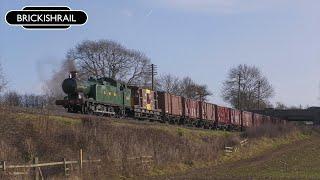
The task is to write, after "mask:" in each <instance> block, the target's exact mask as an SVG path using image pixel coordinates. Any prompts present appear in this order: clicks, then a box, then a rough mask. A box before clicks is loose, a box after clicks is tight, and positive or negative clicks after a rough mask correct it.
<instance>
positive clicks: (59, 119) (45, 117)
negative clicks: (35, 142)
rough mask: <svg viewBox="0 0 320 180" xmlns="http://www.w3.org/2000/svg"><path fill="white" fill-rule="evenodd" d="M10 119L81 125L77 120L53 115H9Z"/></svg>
mask: <svg viewBox="0 0 320 180" xmlns="http://www.w3.org/2000/svg"><path fill="white" fill-rule="evenodd" d="M10 116H11V117H13V118H16V119H18V120H52V121H57V122H61V123H63V124H65V125H72V124H78V123H81V121H80V120H79V119H75V118H69V117H62V116H53V115H40V114H29V113H16V114H10Z"/></svg>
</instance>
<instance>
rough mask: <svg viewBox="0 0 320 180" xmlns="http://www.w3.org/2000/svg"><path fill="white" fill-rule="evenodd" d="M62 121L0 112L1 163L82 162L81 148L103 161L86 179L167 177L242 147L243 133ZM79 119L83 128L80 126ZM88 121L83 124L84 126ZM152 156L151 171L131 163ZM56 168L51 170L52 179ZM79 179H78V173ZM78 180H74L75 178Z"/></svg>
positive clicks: (23, 112)
mask: <svg viewBox="0 0 320 180" xmlns="http://www.w3.org/2000/svg"><path fill="white" fill-rule="evenodd" d="M80 117H81V116H79V117H78V116H76V117H74V116H72V119H70V117H68V118H64V117H56V116H53V115H52V114H50V112H48V111H46V110H24V109H12V108H6V107H1V108H0V122H1V123H0V160H6V161H7V162H8V164H20V163H31V160H32V158H33V157H39V160H40V162H41V161H42V162H49V161H61V159H62V158H63V157H68V159H77V158H78V157H77V155H78V151H79V149H80V148H82V149H83V151H84V152H85V158H89V157H88V156H89V155H90V158H93V159H98V158H99V159H102V163H101V164H100V166H95V168H92V169H90V170H88V168H86V172H85V173H84V174H83V177H84V178H83V179H92V178H93V177H95V179H106V178H108V179H109V178H120V177H134V176H142V175H148V174H150V173H151V174H157V173H159V174H161V171H159V170H160V169H163V168H165V167H168V166H172V164H184V165H185V166H187V167H190V168H191V167H193V166H195V164H197V163H198V162H210V161H214V160H215V159H217V157H218V155H219V154H220V153H222V151H223V149H224V146H225V145H234V144H236V143H238V142H239V136H238V133H228V132H218V131H216V132H215V131H208V130H194V129H187V128H184V127H177V126H170V125H164V124H160V123H159V124H158V123H152V124H151V123H139V122H138V123H137V122H135V123H127V122H129V121H128V120H124V121H121V120H110V119H109V120H108V119H107V118H99V117H91V116H83V117H81V118H82V119H81V120H82V121H81V120H80V119H79V118H80ZM74 118H75V119H78V121H79V122H78V123H75V122H74ZM81 122H83V123H81ZM137 156H152V157H153V159H154V162H153V163H152V167H151V169H148V168H143V167H141V166H139V165H137V164H135V163H132V162H131V161H130V160H128V158H130V157H137ZM55 170H56V169H53V170H50V169H48V170H47V171H45V174H46V175H47V176H48V177H49V176H50V177H53V176H52V175H53V174H54V175H55V176H57V177H60V176H61V174H56V171H55ZM75 175H76V174H75ZM75 177H76V176H74V178H75Z"/></svg>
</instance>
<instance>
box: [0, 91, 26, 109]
mask: <svg viewBox="0 0 320 180" xmlns="http://www.w3.org/2000/svg"><path fill="white" fill-rule="evenodd" d="M3 101H4V102H3V103H4V104H5V105H9V106H21V104H22V96H21V95H19V94H18V93H17V92H15V91H10V92H7V93H5V94H4V96H3Z"/></svg>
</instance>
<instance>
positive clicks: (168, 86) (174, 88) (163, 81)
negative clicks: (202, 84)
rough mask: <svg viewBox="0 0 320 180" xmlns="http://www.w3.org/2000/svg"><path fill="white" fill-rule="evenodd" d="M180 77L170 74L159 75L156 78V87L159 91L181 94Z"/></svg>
mask: <svg viewBox="0 0 320 180" xmlns="http://www.w3.org/2000/svg"><path fill="white" fill-rule="evenodd" d="M180 85H181V82H180V79H179V78H178V77H177V76H174V75H172V74H165V75H161V76H160V77H159V78H158V79H157V87H158V90H160V91H165V92H168V93H171V94H179V95H180V94H181V89H180Z"/></svg>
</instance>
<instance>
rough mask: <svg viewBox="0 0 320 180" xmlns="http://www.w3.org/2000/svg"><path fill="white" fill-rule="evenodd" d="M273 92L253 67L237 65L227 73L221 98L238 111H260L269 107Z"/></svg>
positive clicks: (258, 71) (267, 82)
mask: <svg viewBox="0 0 320 180" xmlns="http://www.w3.org/2000/svg"><path fill="white" fill-rule="evenodd" d="M273 94H274V90H273V88H272V86H271V84H270V83H269V81H268V80H267V78H266V77H264V76H263V75H262V73H261V71H260V70H259V69H258V68H257V67H255V66H249V65H246V64H241V65H238V66H237V67H235V68H232V69H231V70H230V71H229V74H228V78H227V79H226V80H225V81H224V83H223V88H222V97H223V99H224V100H225V101H226V102H228V103H230V104H231V105H232V106H233V107H235V108H238V109H245V110H248V109H260V108H265V107H268V106H269V104H270V103H269V99H270V98H271V97H273Z"/></svg>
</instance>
